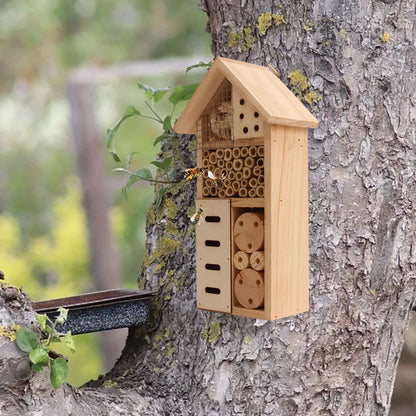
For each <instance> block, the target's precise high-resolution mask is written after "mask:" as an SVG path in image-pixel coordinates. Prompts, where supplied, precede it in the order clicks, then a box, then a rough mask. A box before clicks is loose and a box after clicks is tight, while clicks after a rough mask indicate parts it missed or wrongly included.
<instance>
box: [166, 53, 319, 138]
mask: <svg viewBox="0 0 416 416" xmlns="http://www.w3.org/2000/svg"><path fill="white" fill-rule="evenodd" d="M225 78H227V79H228V80H229V81H230V82H231V84H232V85H233V86H234V87H237V88H238V89H239V90H240V91H241V92H242V93H243V94H244V95H245V96H246V97H247V99H248V100H249V101H250V103H251V105H252V106H253V107H255V108H256V110H257V111H258V112H259V113H260V115H261V116H262V117H263V118H264V120H265V121H266V122H267V123H269V124H279V125H284V126H298V127H312V128H315V127H317V126H318V120H317V119H316V118H315V117H314V116H313V115H312V114H311V113H310V112H309V111H308V109H307V108H306V107H305V106H304V105H303V104H302V103H301V102H300V101H299V100H298V99H297V98H296V97H295V95H294V94H293V93H292V92H291V91H290V90H289V89H288V88H287V87H286V86H285V85H284V84H283V82H282V81H280V79H279V78H278V77H277V76H276V75H275V74H273V73H272V72H271V71H270V70H269V69H268V68H266V67H265V66H259V65H254V64H249V63H246V62H240V61H234V60H232V59H227V58H221V57H217V58H216V59H215V61H214V63H213V64H212V66H211V68H210V69H209V71H208V73H207V74H206V75H205V77H204V78H203V80H202V81H201V83H200V85H199V86H198V88H197V90H196V91H195V93H194V95H193V96H192V98H191V99H190V101H189V103H188V104H187V106H186V107H185V109H184V110H183V112H182V114H181V116H180V117H179V119H178V121H177V122H176V124H175V126H174V130H175V131H176V132H178V133H184V134H192V133H193V134H195V133H196V122H197V120H198V118H199V116H200V115H201V113H202V112H203V111H204V109H205V107H206V106H207V105H208V103H209V102H210V100H211V98H212V97H213V95H214V94H215V92H216V91H217V89H218V88H219V86H220V85H221V83H222V82H223V81H224V79H225Z"/></svg>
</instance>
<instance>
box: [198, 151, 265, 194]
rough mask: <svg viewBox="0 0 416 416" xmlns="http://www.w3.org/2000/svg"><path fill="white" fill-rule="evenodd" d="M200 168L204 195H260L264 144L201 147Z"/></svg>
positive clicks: (262, 181)
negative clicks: (202, 172) (202, 149)
mask: <svg viewBox="0 0 416 416" xmlns="http://www.w3.org/2000/svg"><path fill="white" fill-rule="evenodd" d="M202 168H203V169H204V170H205V172H204V175H203V187H202V196H203V197H204V198H206V197H219V198H263V197H264V146H245V147H232V148H225V149H223V148H221V149H216V150H214V149H212V150H208V149H205V150H204V151H203V153H202ZM208 171H211V175H209V176H211V177H209V176H208ZM212 176H214V177H215V179H213V178H212Z"/></svg>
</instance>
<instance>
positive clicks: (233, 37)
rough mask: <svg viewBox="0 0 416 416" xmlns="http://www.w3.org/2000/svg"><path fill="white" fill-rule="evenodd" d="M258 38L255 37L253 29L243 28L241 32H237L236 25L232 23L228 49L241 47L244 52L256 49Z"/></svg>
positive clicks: (229, 30)
mask: <svg viewBox="0 0 416 416" xmlns="http://www.w3.org/2000/svg"><path fill="white" fill-rule="evenodd" d="M255 42H256V38H255V36H254V35H253V31H252V29H251V27H242V28H240V29H239V30H237V31H236V30H235V27H234V25H233V24H232V23H231V25H230V27H229V29H228V47H229V48H234V47H240V48H241V50H242V51H243V52H245V51H248V50H250V49H253V48H254V45H255Z"/></svg>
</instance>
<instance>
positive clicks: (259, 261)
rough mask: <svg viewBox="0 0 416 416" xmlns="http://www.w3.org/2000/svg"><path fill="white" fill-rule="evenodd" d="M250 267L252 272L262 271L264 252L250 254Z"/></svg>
mask: <svg viewBox="0 0 416 416" xmlns="http://www.w3.org/2000/svg"><path fill="white" fill-rule="evenodd" d="M236 254H237V253H236ZM234 265H235V263H234ZM250 265H251V267H252V268H253V269H254V270H257V271H260V270H264V251H255V252H254V253H251V255H250ZM236 267H237V266H236Z"/></svg>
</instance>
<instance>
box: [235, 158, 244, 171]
mask: <svg viewBox="0 0 416 416" xmlns="http://www.w3.org/2000/svg"><path fill="white" fill-rule="evenodd" d="M243 165H244V164H243V159H234V162H233V169H234V170H235V171H238V170H241V169H243Z"/></svg>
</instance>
